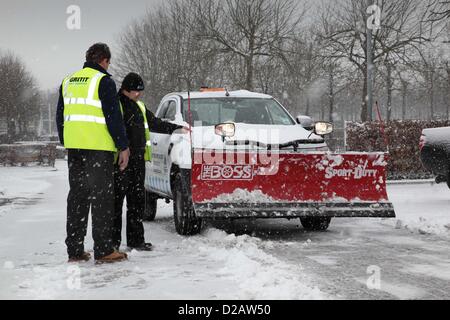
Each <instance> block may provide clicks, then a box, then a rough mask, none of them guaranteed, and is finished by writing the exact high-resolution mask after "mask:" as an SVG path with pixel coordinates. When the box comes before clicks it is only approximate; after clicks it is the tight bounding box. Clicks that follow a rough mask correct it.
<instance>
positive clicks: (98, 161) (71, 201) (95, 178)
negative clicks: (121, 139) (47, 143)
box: [66, 149, 114, 259]
mask: <svg viewBox="0 0 450 320" xmlns="http://www.w3.org/2000/svg"><path fill="white" fill-rule="evenodd" d="M68 164H69V184H70V192H69V196H68V198H67V238H66V245H67V253H68V254H69V257H79V256H81V255H82V254H83V252H84V238H85V237H86V232H87V226H88V217H89V209H90V210H91V214H92V237H93V239H94V256H95V259H99V258H101V257H104V256H107V255H109V254H111V253H112V252H113V251H114V246H113V243H112V227H113V221H114V177H113V172H114V153H113V152H106V151H94V150H75V149H73V150H69V151H68Z"/></svg>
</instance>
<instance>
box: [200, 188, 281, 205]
mask: <svg viewBox="0 0 450 320" xmlns="http://www.w3.org/2000/svg"><path fill="white" fill-rule="evenodd" d="M273 201H276V200H275V199H274V198H272V197H270V196H268V195H266V194H264V193H263V192H262V191H261V190H253V191H248V190H246V189H239V188H238V189H236V190H234V192H233V193H225V194H221V195H219V196H217V197H216V198H214V199H211V200H208V201H207V202H211V203H259V202H273Z"/></svg>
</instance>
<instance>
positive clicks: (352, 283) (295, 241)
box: [0, 161, 450, 299]
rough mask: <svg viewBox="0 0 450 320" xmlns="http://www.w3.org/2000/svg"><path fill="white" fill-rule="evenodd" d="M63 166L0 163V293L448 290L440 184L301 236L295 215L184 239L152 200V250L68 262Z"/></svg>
mask: <svg viewBox="0 0 450 320" xmlns="http://www.w3.org/2000/svg"><path fill="white" fill-rule="evenodd" d="M66 165H67V164H66V163H65V162H63V161H60V162H58V163H57V166H56V169H52V168H0V177H1V179H0V199H2V200H1V201H0V298H1V299H29V298H31V299H80V298H81V299H92V298H100V299H103V298H106V299H449V298H450V231H449V229H450V217H449V215H450V214H449V213H448V212H450V210H449V208H450V192H449V190H448V189H446V187H445V186H443V185H431V184H419V183H417V184H409V185H392V186H390V187H389V188H388V191H389V195H390V198H391V199H392V201H393V202H394V206H395V208H396V211H397V214H398V219H394V220H387V219H334V220H333V221H332V224H331V226H330V229H329V230H328V231H326V232H307V231H305V230H304V229H303V228H302V227H301V225H300V223H299V221H298V220H297V219H296V220H291V221H288V220H258V221H235V222H223V223H219V222H215V223H208V224H207V225H206V227H205V229H204V230H203V232H202V233H201V234H200V235H198V236H194V237H189V238H185V237H182V236H179V235H177V234H176V232H175V228H174V225H173V220H172V207H171V204H169V205H168V204H165V203H164V202H162V201H160V202H159V203H158V215H157V218H156V220H155V221H154V222H152V223H146V224H145V229H146V237H147V239H148V240H150V241H152V242H153V243H154V245H155V250H154V251H153V252H149V253H142V252H136V251H132V252H130V260H129V261H128V262H124V263H119V264H114V265H104V266H96V265H95V264H94V263H93V262H92V261H91V262H88V263H84V264H79V265H68V264H67V263H66V255H65V245H64V236H65V198H66V195H67V181H66V179H67V169H66ZM86 248H87V249H91V248H92V239H91V236H90V231H89V233H88V236H87V239H86ZM124 249H125V248H124Z"/></svg>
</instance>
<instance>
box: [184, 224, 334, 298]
mask: <svg viewBox="0 0 450 320" xmlns="http://www.w3.org/2000/svg"><path fill="white" fill-rule="evenodd" d="M203 236H204V237H206V238H207V239H208V240H209V241H208V242H205V241H202V242H201V244H200V245H199V250H200V252H203V253H206V254H208V256H209V257H210V258H213V259H214V260H216V261H217V262H218V263H219V264H220V265H221V266H222V268H221V269H219V270H218V271H217V274H218V275H219V276H221V277H227V278H229V279H230V280H233V281H234V282H236V283H238V288H237V290H236V291H235V292H233V293H232V296H230V297H223V298H225V299H230V298H231V299H324V298H326V297H325V295H324V294H323V293H322V292H321V291H320V290H319V289H318V288H317V287H313V286H312V285H311V284H310V280H309V279H308V278H307V277H306V275H304V274H302V271H303V270H302V267H301V265H288V264H286V263H284V262H282V261H280V260H279V259H277V258H275V257H274V256H272V255H270V254H268V253H266V252H264V251H263V249H262V247H266V245H267V246H269V247H270V246H271V244H270V243H265V241H262V240H260V239H258V238H254V237H251V236H248V235H242V236H236V235H234V234H227V233H226V232H224V231H221V230H218V229H208V230H206V231H205V232H204V233H203ZM187 241H193V239H189V240H187ZM194 241H198V240H194Z"/></svg>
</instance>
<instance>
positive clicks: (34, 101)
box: [0, 52, 40, 142]
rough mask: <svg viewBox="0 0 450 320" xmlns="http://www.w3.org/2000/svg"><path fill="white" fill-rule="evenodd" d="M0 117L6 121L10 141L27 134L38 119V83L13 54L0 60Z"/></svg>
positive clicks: (6, 55)
mask: <svg viewBox="0 0 450 320" xmlns="http://www.w3.org/2000/svg"><path fill="white" fill-rule="evenodd" d="M0 75H1V76H0V87H1V88H2V95H1V96H0V115H3V117H4V118H5V119H6V124H7V141H9V142H12V141H14V140H15V139H16V138H18V137H20V136H23V135H25V134H26V133H28V126H29V125H30V123H31V122H32V121H34V120H35V119H37V118H38V115H39V111H38V110H39V109H38V107H39V103H40V102H39V99H38V96H37V88H35V80H34V79H33V77H32V76H31V74H30V73H29V72H28V71H27V69H26V67H25V64H24V63H23V62H22V60H21V59H20V58H19V57H18V56H16V55H14V54H13V53H11V52H10V53H6V54H3V55H1V56H0Z"/></svg>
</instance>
